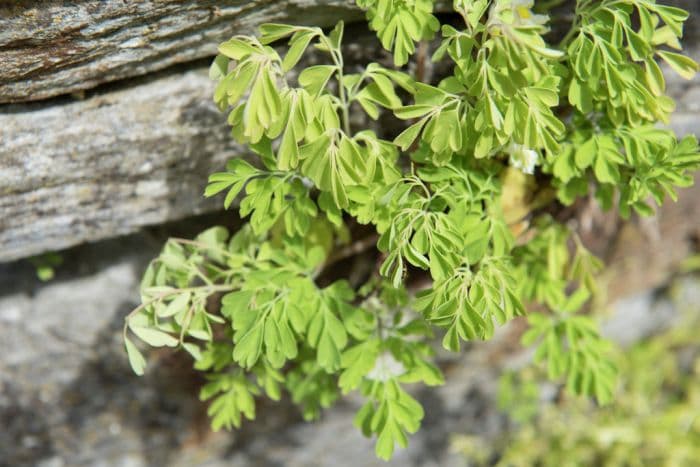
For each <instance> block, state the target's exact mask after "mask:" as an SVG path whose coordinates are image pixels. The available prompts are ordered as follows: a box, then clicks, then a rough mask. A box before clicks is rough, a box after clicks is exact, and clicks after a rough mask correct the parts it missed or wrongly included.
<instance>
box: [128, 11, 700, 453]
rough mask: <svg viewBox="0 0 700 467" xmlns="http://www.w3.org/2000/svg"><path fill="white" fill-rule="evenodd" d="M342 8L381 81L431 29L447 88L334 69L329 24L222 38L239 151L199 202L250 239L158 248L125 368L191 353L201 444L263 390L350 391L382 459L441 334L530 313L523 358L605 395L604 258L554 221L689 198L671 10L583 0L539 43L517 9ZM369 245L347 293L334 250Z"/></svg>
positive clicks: (330, 394)
mask: <svg viewBox="0 0 700 467" xmlns="http://www.w3.org/2000/svg"><path fill="white" fill-rule="evenodd" d="M358 5H359V6H360V7H362V8H364V9H366V10H367V14H368V17H369V19H370V26H371V28H372V29H373V30H375V31H377V34H378V36H379V39H380V41H381V43H382V45H383V46H384V47H385V48H387V49H389V50H391V51H392V52H393V54H394V62H395V64H397V65H404V64H406V63H407V62H408V61H409V60H410V59H411V57H412V55H413V54H414V51H415V50H416V42H418V41H422V40H426V39H429V38H432V37H433V36H434V35H435V34H436V33H437V31H438V30H441V33H442V38H441V40H440V43H439V45H438V47H437V49H436V50H435V52H434V54H433V56H432V60H434V61H435V62H442V64H441V67H440V68H439V69H448V70H449V72H448V73H447V76H443V77H442V79H440V80H439V81H438V82H436V83H423V82H418V81H417V78H415V77H413V76H411V75H410V74H409V73H407V72H406V71H407V70H403V71H401V70H396V69H390V68H386V67H384V66H381V65H379V64H377V63H370V64H367V66H366V67H364V68H360V67H353V69H352V73H346V72H347V71H348V70H347V68H349V67H346V66H345V64H344V59H343V53H342V41H343V34H344V28H343V23H342V22H340V23H338V25H337V26H336V27H335V28H334V29H332V30H331V31H330V32H324V31H323V30H322V29H320V28H317V27H303V26H290V25H282V24H265V25H262V26H260V29H259V35H258V36H257V37H250V36H235V37H233V38H232V39H230V40H228V41H226V42H224V43H222V44H221V45H220V46H219V55H218V56H217V57H216V59H215V60H214V63H213V64H212V66H211V69H210V76H211V78H212V79H213V80H215V81H216V82H217V86H216V90H215V93H214V101H215V102H216V104H217V105H218V107H219V108H220V109H221V110H222V111H226V112H228V122H229V124H230V125H231V128H232V129H231V135H232V137H233V138H234V139H235V140H236V141H237V142H238V143H240V144H244V145H247V146H248V147H249V148H250V150H251V152H252V153H253V154H254V155H255V157H254V158H253V159H248V160H250V161H251V162H246V161H244V160H243V159H240V158H238V159H234V160H232V161H230V162H229V164H228V165H227V167H226V170H225V171H223V172H219V173H215V174H212V175H211V176H210V178H209V184H208V186H207V187H206V189H205V195H206V196H215V195H219V194H224V193H225V196H224V199H223V203H224V207H225V208H227V209H228V208H235V209H237V210H238V214H239V215H240V217H241V218H246V220H247V224H246V225H245V226H244V227H243V228H241V229H240V230H239V231H238V232H237V233H235V235H233V236H230V234H229V232H228V231H227V230H226V229H223V228H221V227H215V228H213V229H210V230H207V231H205V232H204V233H202V234H200V235H199V236H198V237H197V238H196V239H194V240H185V239H172V240H170V241H169V242H168V243H167V244H166V245H165V247H164V249H163V251H162V253H161V255H160V256H159V257H158V258H157V259H156V260H154V261H153V262H152V264H151V265H150V266H149V268H148V270H147V271H146V274H145V277H144V280H143V283H142V289H141V295H142V305H141V306H139V307H138V308H137V309H136V310H134V312H132V313H131V314H130V315H129V317H128V318H127V320H126V325H125V330H124V337H125V342H126V349H127V353H128V356H129V360H130V362H131V365H132V367H133V368H134V370H135V371H136V372H137V373H139V374H141V373H143V371H144V368H145V365H146V359H145V358H144V356H143V355H142V354H141V353H140V350H139V346H138V345H137V344H136V343H135V342H134V340H133V339H134V336H135V337H136V338H138V339H139V340H140V341H143V342H145V343H146V344H148V345H151V346H154V347H161V346H166V347H177V348H183V349H184V350H186V351H187V352H188V353H189V354H190V355H191V356H192V357H193V359H194V360H195V368H196V369H198V370H200V371H202V372H204V373H205V374H206V375H207V378H208V379H209V381H210V382H209V383H208V384H207V385H206V386H205V387H204V388H203V390H202V398H203V399H206V400H210V401H211V402H210V414H211V415H212V418H213V423H214V426H215V428H220V427H226V428H230V427H231V426H238V425H239V424H240V423H241V420H242V419H243V418H252V417H253V416H254V401H255V399H256V398H257V397H260V396H261V395H263V394H265V395H266V396H267V397H270V398H271V399H274V400H277V399H279V398H280V397H281V395H282V392H283V391H286V392H288V393H289V394H290V396H291V399H292V400H293V401H294V402H295V403H297V404H299V405H300V407H301V410H302V412H303V414H304V417H305V418H306V419H309V420H310V419H314V418H318V417H319V416H320V414H321V411H322V409H324V408H326V407H329V406H330V405H331V404H333V403H334V402H335V401H336V400H337V399H338V398H339V397H340V396H341V395H342V394H346V393H348V392H351V391H359V392H360V393H361V394H362V395H363V396H364V397H365V398H366V403H365V405H364V406H363V407H362V409H361V410H360V412H359V413H358V416H357V419H356V422H357V424H358V426H360V427H361V429H362V431H363V433H365V434H366V435H368V436H376V437H377V444H376V451H377V455H378V456H379V457H381V458H385V459H387V458H389V457H390V456H391V455H392V453H393V451H394V449H395V446H396V445H399V446H405V445H406V443H407V439H408V435H409V434H411V433H414V432H415V431H416V430H418V428H419V426H420V423H421V420H422V418H423V409H422V408H421V406H420V403H419V402H418V401H417V400H416V399H415V398H414V397H413V396H412V395H411V391H412V389H411V386H409V385H411V384H413V383H422V384H425V385H438V384H442V383H443V377H442V375H441V373H440V371H439V369H438V367H437V366H435V364H434V363H433V358H434V356H433V347H432V345H433V341H434V340H441V341H442V345H443V347H444V348H446V349H448V350H451V351H458V350H459V349H460V348H461V346H462V344H463V342H465V341H474V340H481V339H489V338H490V337H491V336H492V335H493V334H494V332H495V330H496V327H497V326H501V325H505V324H506V323H507V322H509V321H510V320H512V319H514V318H516V317H518V316H522V315H525V314H526V307H529V306H530V305H535V304H537V305H539V308H540V311H541V312H540V313H537V314H531V315H530V317H529V319H528V322H529V323H530V330H529V331H528V332H527V334H526V337H525V341H526V343H527V344H528V345H536V346H537V350H536V351H535V355H536V358H535V359H536V360H537V362H541V363H543V364H545V365H546V366H547V368H548V369H549V374H550V376H551V377H552V378H557V379H559V378H562V379H565V380H566V382H567V383H566V384H567V387H568V388H569V389H570V390H571V391H572V392H574V393H576V394H582V395H585V396H590V397H596V398H597V399H598V400H599V401H601V402H602V401H608V400H611V399H612V398H613V395H614V390H615V367H614V364H613V363H612V362H611V360H610V358H609V345H608V344H607V343H606V341H605V340H604V339H602V338H601V337H600V335H599V333H598V331H597V329H596V327H595V325H594V322H593V320H592V319H591V318H589V317H587V316H584V314H585V312H586V311H587V310H588V308H589V306H588V301H589V297H590V296H591V295H593V294H595V293H596V279H595V275H596V274H597V272H598V270H599V269H600V267H601V264H600V262H599V260H597V259H596V258H595V257H594V256H593V255H592V254H591V253H590V252H589V251H588V250H586V248H585V247H584V246H583V244H582V243H581V241H580V240H579V238H578V235H577V233H576V231H575V229H576V227H575V223H568V222H567V221H568V219H567V218H566V214H565V213H566V212H567V211H565V210H564V209H563V205H570V204H572V203H573V202H574V201H576V200H577V199H579V198H581V197H588V196H589V195H594V196H595V197H596V198H597V199H598V201H599V202H600V203H601V205H602V206H603V207H605V208H611V207H613V206H616V207H619V209H620V213H621V215H623V216H628V215H630V213H631V212H632V211H636V212H639V213H641V214H649V213H651V212H653V208H652V206H651V205H650V204H649V202H650V200H653V201H655V202H656V204H661V203H662V202H663V201H664V198H665V196H666V195H668V196H670V197H671V198H674V197H675V189H676V188H677V187H683V186H687V185H689V184H690V183H691V181H692V177H691V174H692V171H693V170H694V169H696V168H697V167H698V166H699V165H700V155H699V153H698V145H697V142H696V140H695V139H694V137H686V138H684V139H682V140H680V141H678V139H677V138H676V136H675V135H674V134H673V133H672V132H671V131H670V130H665V129H660V128H658V127H657V126H656V123H658V122H664V121H666V120H667V117H668V114H669V112H670V110H671V108H672V101H671V100H670V99H669V98H668V97H666V96H665V95H664V83H663V77H662V75H661V73H660V69H659V67H658V66H657V65H656V62H654V58H655V57H658V58H660V59H662V60H665V61H666V62H668V63H669V64H670V65H671V67H672V68H673V69H675V70H677V71H678V72H679V73H681V74H682V75H683V76H685V77H688V76H690V75H691V74H692V73H693V72H694V70H695V68H696V65H695V64H694V62H692V61H691V60H690V59H688V58H686V57H683V56H681V55H678V54H676V53H675V52H673V53H671V52H669V51H667V50H660V47H665V46H670V47H672V48H673V47H675V48H678V39H679V38H680V36H681V26H682V23H683V21H684V20H685V14H684V13H682V12H680V10H676V9H673V8H669V7H663V6H661V5H657V4H656V3H655V2H653V1H651V0H624V1H623V0H614V1H613V0H606V1H603V2H593V1H590V0H580V1H579V2H578V3H577V7H576V10H575V11H572V12H570V13H572V14H573V16H572V17H573V18H574V23H573V24H572V27H571V32H570V33H569V34H567V35H566V37H564V38H563V39H562V41H561V42H560V43H559V44H555V43H553V40H556V39H557V38H554V37H552V34H551V33H550V31H549V28H548V27H547V24H548V21H549V17H548V16H547V15H545V14H536V13H534V12H533V11H532V8H533V2H532V1H527V0H491V1H488V0H476V1H464V0H456V1H455V2H454V4H453V7H454V12H455V16H454V17H453V18H452V19H453V20H455V21H450V24H449V25H448V24H444V25H442V26H440V24H439V21H438V20H437V18H436V17H435V16H433V2H432V1H430V0H361V1H358ZM637 15H638V16H639V18H640V25H641V26H640V27H639V28H638V27H637V26H635V24H636V23H635V21H636V20H634V18H636V17H637ZM423 50H426V49H423ZM310 53H314V54H315V57H314V61H313V63H314V65H312V66H308V67H305V68H303V67H301V66H300V65H299V64H300V63H302V59H303V57H304V56H305V54H310ZM418 55H419V56H418V57H417V58H416V60H426V59H429V58H428V57H424V56H423V55H424V54H422V53H421V54H418ZM443 65H444V66H443ZM407 69H408V70H410V69H411V68H410V67H409V68H407ZM351 115H352V117H353V118H352V119H351V118H350V116H351ZM380 117H382V119H381V122H382V124H381V129H380V125H378V124H374V123H373V121H374V120H378V119H379V118H380ZM391 118H393V120H394V122H395V123H396V125H397V126H398V130H396V131H389V130H387V129H385V128H386V125H385V124H384V122H386V121H388V120H389V119H391ZM358 225H359V226H358ZM368 231H369V232H370V233H371V235H370V236H369V237H365V238H357V234H358V233H359V232H364V233H365V235H366V232H368ZM375 236H376V237H375ZM375 244H376V249H375V250H374V251H373V252H372V253H367V256H368V257H367V263H368V264H369V265H370V266H372V265H375V264H376V267H375V268H374V270H372V271H370V272H368V273H366V274H364V276H363V277H361V278H359V279H358V277H355V276H354V275H353V274H348V275H347V276H346V279H347V280H344V279H342V273H344V272H346V271H345V270H344V267H345V263H342V265H339V263H338V261H341V260H343V259H344V258H346V256H343V252H344V251H345V250H348V249H349V251H350V252H351V253H352V252H353V251H354V252H355V253H356V254H357V253H363V254H364V252H365V251H366V248H367V247H368V246H372V247H373V246H375ZM358 245H360V246H362V245H364V246H363V247H362V248H360V249H359V250H357V251H355V248H356V247H357V246H358ZM436 332H437V333H439V336H437V339H435V337H436V336H434V333H436Z"/></svg>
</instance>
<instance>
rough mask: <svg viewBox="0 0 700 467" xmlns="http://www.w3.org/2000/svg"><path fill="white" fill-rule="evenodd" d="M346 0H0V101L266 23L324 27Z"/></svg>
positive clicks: (200, 48)
mask: <svg viewBox="0 0 700 467" xmlns="http://www.w3.org/2000/svg"><path fill="white" fill-rule="evenodd" d="M361 17H362V12H361V11H359V10H358V9H357V7H356V6H355V4H354V2H352V1H351V0H324V1H322V2H318V1H312V0H280V1H278V0H256V1H249V0H226V1H213V0H206V1H192V0H188V1H174V0H167V1H154V0H135V1H128V2H123V1H120V0H109V1H102V0H88V1H81V2H77V4H76V2H69V1H62V0H51V1H42V2H37V1H32V0H29V1H27V0H23V1H15V2H2V3H0V63H2V68H0V103H5V102H22V101H27V100H37V99H45V98H47V97H52V96H56V95H60V94H65V93H68V92H75V91H80V90H85V89H90V88H92V87H94V86H96V85H98V84H102V83H106V82H110V81H114V80H118V79H124V78H130V77H133V76H139V75H144V74H147V73H150V72H152V71H155V70H160V69H163V68H165V67H167V66H170V65H173V64H176V63H184V62H187V61H191V60H195V59H198V58H202V57H208V56H211V55H214V54H215V53H216V46H217V44H218V43H219V42H221V41H223V40H225V39H228V38H229V37H230V36H232V35H234V34H249V33H252V32H254V30H255V28H257V26H258V25H260V24H261V23H265V22H289V23H291V24H312V25H316V26H328V25H331V24H335V22H336V21H338V19H341V18H344V19H346V20H356V19H359V18H361Z"/></svg>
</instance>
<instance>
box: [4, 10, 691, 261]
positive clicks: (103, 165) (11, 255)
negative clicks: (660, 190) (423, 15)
mask: <svg viewBox="0 0 700 467" xmlns="http://www.w3.org/2000/svg"><path fill="white" fill-rule="evenodd" d="M215 3H216V5H215ZM447 3H449V2H447ZM676 3H677V4H679V5H681V6H684V7H686V8H690V9H692V10H693V11H697V12H700V5H698V4H695V3H694V2H691V1H688V0H679V1H677V2H676ZM352 5H353V2H352V1H350V0H326V1H324V2H311V1H305V0H288V1H262V0H257V1H254V2H246V1H227V2H192V1H187V2H174V1H158V2H155V1H144V0H139V1H135V2H120V1H116V0H111V1H106V2H102V1H85V2H81V3H80V4H79V5H76V4H75V3H74V2H63V1H51V2H33V1H22V2H10V3H9V4H8V2H4V3H0V101H3V100H5V101H14V100H24V99H25V98H27V97H31V96H35V97H42V96H49V95H51V96H53V95H57V94H65V93H67V92H72V91H76V90H83V89H86V88H90V87H93V86H95V85H96V84H100V83H109V82H111V81H113V80H116V79H122V81H119V83H118V84H106V85H103V86H102V87H100V88H99V89H98V90H97V91H96V92H95V91H90V92H88V93H87V95H86V97H85V98H84V99H81V98H77V99H76V98H72V97H65V96H64V97H61V98H56V99H50V100H46V101H41V102H37V103H25V104H11V105H4V106H0V213H2V215H1V216H0V261H10V260H13V259H17V258H21V257H26V256H30V255H34V254H37V253H41V252H43V251H50V250H58V249H62V248H66V247H69V246H71V245H75V244H79V243H82V242H85V241H94V240H99V239H102V238H109V237H112V236H114V235H120V234H124V233H129V232H134V231H136V230H137V229H138V228H140V227H141V226H143V225H152V224H156V223H159V222H163V221H167V220H173V219H178V218H182V217H185V216H187V215H192V214H197V213H200V212H204V211H208V210H212V209H214V208H215V207H216V206H218V203H217V202H216V201H211V200H209V201H207V200H205V199H204V198H203V197H202V196H201V193H202V190H203V187H204V184H205V183H206V177H207V174H208V173H210V172H211V171H213V170H216V169H220V168H221V167H222V166H223V164H224V161H225V160H226V159H228V158H229V157H232V156H236V155H241V154H242V151H243V150H242V148H240V147H237V146H236V145H235V144H233V142H232V141H231V140H230V138H229V137H228V129H227V128H226V124H225V122H224V118H223V116H222V115H221V114H219V113H218V111H217V110H216V109H215V108H214V106H213V104H212V103H211V97H210V96H211V94H212V92H213V83H211V82H209V81H208V80H207V79H206V63H207V62H208V60H204V61H199V62H197V61H195V62H190V61H191V60H192V59H196V58H199V57H204V56H208V55H211V54H212V53H214V51H215V46H216V44H217V43H218V42H219V41H221V40H223V39H225V38H226V37H228V36H230V35H233V34H236V33H246V32H251V30H252V29H253V28H254V27H255V26H256V25H257V24H259V23H261V22H264V21H290V22H302V23H303V22H313V23H314V24H330V23H333V22H334V21H336V20H337V19H338V18H340V17H345V19H350V20H351V19H356V18H358V17H359V16H358V15H359V13H358V11H357V10H355V9H354V7H353V6H352ZM699 25H700V22H698V21H697V20H694V21H693V22H691V23H690V24H689V25H688V28H687V31H688V32H689V36H690V39H689V41H690V42H689V43H690V44H692V43H693V41H694V40H695V39H694V37H696V36H697V35H698V32H699V31H700V27H699ZM367 37H368V35H367V34H366V32H365V33H364V34H361V33H358V31H351V32H350V33H348V34H347V39H348V42H351V43H353V46H351V47H350V48H354V50H355V52H357V53H358V55H360V56H364V57H365V58H369V57H371V56H373V55H375V54H377V53H380V54H381V51H380V50H379V48H378V44H377V42H376V40H367ZM353 41H354V42H353ZM182 62H188V63H187V64H186V65H182V66H180V67H170V68H168V69H167V70H164V71H161V72H159V73H156V74H150V75H149V76H148V77H147V78H143V77H141V78H137V79H131V80H126V81H124V80H123V79H124V78H128V77H133V76H136V75H142V74H144V73H150V72H151V71H153V70H157V69H161V68H163V67H166V66H168V65H172V64H173V63H182ZM684 86H686V85H685V84H681V83H679V82H678V80H675V81H673V82H672V83H671V91H672V93H673V94H674V95H676V97H681V98H685V97H686V96H685V94H684V93H685V92H686V90H687V89H690V91H689V92H691V94H692V92H693V91H692V89H693V88H687V89H686V88H685V87H684ZM22 89H24V91H21V90H22ZM11 90H13V91H11ZM20 91H21V92H20ZM22 92H24V94H22ZM13 93H14V94H13ZM3 95H5V96H6V97H7V98H6V99H3V98H2V96H3ZM8 96H14V97H8ZM684 104H690V103H689V102H684ZM693 118H694V115H693V114H692V113H690V114H682V113H681V114H679V115H677V117H676V120H675V121H676V122H677V124H679V125H681V126H682V127H684V128H688V125H691V126H692V123H693V122H692V119H693ZM684 196H685V199H694V198H695V197H696V194H693V193H692V192H687V194H685V195H684ZM672 217H673V216H672ZM699 222H700V221H699ZM686 224H687V222H684V223H683V225H682V226H681V229H678V230H682V229H683V228H685V227H684V226H685V225H686ZM675 228H676V227H675V226H674V229H675ZM695 228H696V227H695V226H692V229H695ZM686 230H687V229H686ZM684 235H685V234H684Z"/></svg>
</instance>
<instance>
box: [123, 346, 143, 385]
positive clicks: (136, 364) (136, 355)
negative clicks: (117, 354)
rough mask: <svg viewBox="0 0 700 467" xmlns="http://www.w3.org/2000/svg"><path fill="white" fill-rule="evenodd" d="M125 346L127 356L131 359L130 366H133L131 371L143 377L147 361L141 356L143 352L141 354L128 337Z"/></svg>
mask: <svg viewBox="0 0 700 467" xmlns="http://www.w3.org/2000/svg"><path fill="white" fill-rule="evenodd" d="M124 345H125V346H126V354H127V356H128V357H129V365H131V369H132V370H133V371H134V373H136V374H137V375H139V376H142V375H143V371H144V369H145V368H146V360H145V359H144V358H143V355H141V352H139V349H137V348H136V346H135V345H134V343H133V342H131V341H130V340H129V339H128V338H126V337H125V338H124Z"/></svg>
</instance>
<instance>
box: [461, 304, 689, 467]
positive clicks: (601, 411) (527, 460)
mask: <svg viewBox="0 0 700 467" xmlns="http://www.w3.org/2000/svg"><path fill="white" fill-rule="evenodd" d="M693 305H695V304H693ZM697 326H698V317H697V307H696V306H694V311H693V314H692V315H689V316H686V317H685V319H683V320H682V322H681V323H679V325H678V326H676V327H675V328H674V329H671V330H668V331H665V332H663V333H662V334H660V335H657V336H654V337H651V338H649V339H648V340H646V341H643V342H640V343H639V344H636V345H635V346H633V347H632V348H630V349H626V350H625V351H624V352H616V354H615V355H614V360H615V362H616V364H617V366H619V368H620V386H621V390H620V397H619V398H618V400H617V401H616V403H615V404H609V405H607V406H605V407H597V406H595V404H592V403H590V401H586V400H581V399H576V400H573V399H570V398H566V397H563V398H561V399H560V400H558V401H546V402H545V403H542V402H541V401H540V397H541V396H540V392H539V387H538V384H537V382H538V380H537V379H536V375H535V374H533V373H532V372H531V371H529V370H526V371H523V372H520V373H518V374H512V373H509V374H506V375H505V377H504V378H502V380H501V384H500V389H499V405H500V406H501V408H502V409H503V410H505V411H506V412H507V413H508V415H509V416H510V417H511V418H513V419H514V420H515V421H516V425H515V427H514V429H513V430H512V431H510V432H508V433H505V434H504V435H503V437H502V438H499V439H497V440H495V441H494V440H489V441H488V442H486V441H485V440H484V442H479V441H480V440H478V439H474V438H467V437H461V436H460V437H458V438H457V439H456V444H458V445H460V446H461V447H462V451H463V452H464V453H465V455H467V456H468V457H469V460H470V461H476V462H475V465H494V464H493V462H488V460H489V459H493V458H498V459H499V461H498V463H497V464H495V465H498V466H504V467H506V466H508V467H513V466H515V467H520V466H522V467H529V466H532V465H541V466H556V467H560V466H561V467H569V466H571V467H574V466H584V465H600V466H604V467H617V466H646V465H664V466H681V465H682V466H686V465H688V466H690V465H697V463H698V459H700V385H698V381H699V379H698V370H700V360H699V359H698V355H699V353H698V351H699V350H700V341H699V340H698V334H697ZM479 459H480V460H479Z"/></svg>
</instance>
